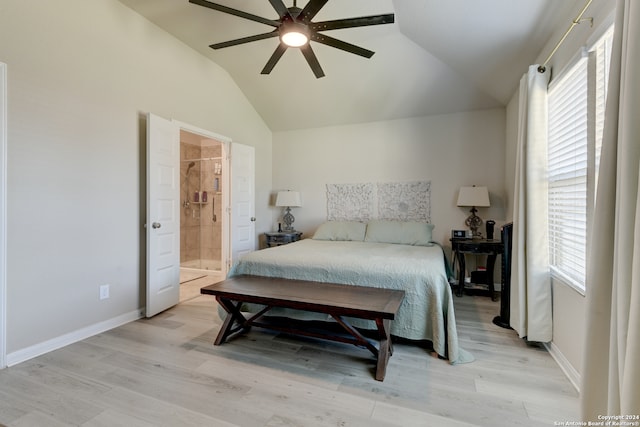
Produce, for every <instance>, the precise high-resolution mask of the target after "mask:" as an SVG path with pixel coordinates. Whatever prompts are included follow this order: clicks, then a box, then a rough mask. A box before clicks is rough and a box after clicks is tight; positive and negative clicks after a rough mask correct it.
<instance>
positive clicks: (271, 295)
mask: <svg viewBox="0 0 640 427" xmlns="http://www.w3.org/2000/svg"><path fill="white" fill-rule="evenodd" d="M200 292H201V293H202V294H206V295H215V297H216V300H217V301H218V303H220V305H221V306H222V307H223V308H224V310H225V311H226V312H227V313H228V315H227V317H226V318H225V320H224V322H223V324H222V327H221V328H220V332H219V333H218V336H217V337H216V340H215V342H214V344H215V345H220V344H222V343H223V342H225V340H227V338H229V337H230V336H231V335H236V334H241V333H246V332H248V331H249V329H250V328H251V326H257V327H261V328H268V329H275V330H280V331H283V332H287V333H292V334H298V335H304V336H311V337H316V338H322V339H328V340H332V341H338V342H344V343H349V344H353V345H356V346H362V347H366V348H367V349H369V350H370V351H371V353H373V355H374V356H375V357H376V360H377V365H376V373H375V378H376V380H378V381H383V380H384V376H385V373H386V369H387V363H388V362H389V357H390V356H391V354H392V352H393V346H392V344H391V333H390V327H391V321H392V320H393V319H394V318H395V315H396V313H397V312H398V309H399V308H400V304H401V303H402V299H403V298H404V291H401V290H391V289H379V288H372V287H364V286H350V285H341V284H337V283H322V282H311V281H306V280H292V279H282V278H274V277H261V276H249V275H241V276H236V277H233V278H230V279H227V280H224V281H222V282H218V283H215V284H213V285H209V286H205V287H203V288H202V289H201V290H200ZM243 303H257V304H263V305H265V308H264V309H262V310H261V311H260V312H259V313H257V314H255V315H253V316H251V317H250V318H246V317H245V316H244V314H243V313H242V312H241V310H240V309H241V306H242V304H243ZM273 307H284V308H293V309H298V310H306V311H312V312H317V313H325V314H328V315H330V316H331V317H332V318H333V319H335V321H336V322H337V323H338V324H339V325H340V326H342V328H343V329H344V330H346V331H347V332H348V333H349V336H345V335H344V334H343V335H336V334H330V333H328V331H327V333H324V332H318V331H312V330H310V329H305V328H293V327H291V326H290V325H284V326H282V325H273V324H269V323H264V322H261V321H259V320H260V318H261V317H262V316H264V315H265V314H266V313H268V312H269V310H271V309H272V308H273ZM345 317H353V318H360V319H370V320H373V321H375V323H376V326H377V340H378V342H379V344H378V347H377V348H376V347H375V346H374V344H372V343H371V342H370V341H369V340H368V339H367V338H365V337H364V336H363V335H362V334H361V333H360V332H359V331H358V330H357V329H355V328H354V327H353V326H351V325H350V324H349V323H348V322H347V320H346V319H345Z"/></svg>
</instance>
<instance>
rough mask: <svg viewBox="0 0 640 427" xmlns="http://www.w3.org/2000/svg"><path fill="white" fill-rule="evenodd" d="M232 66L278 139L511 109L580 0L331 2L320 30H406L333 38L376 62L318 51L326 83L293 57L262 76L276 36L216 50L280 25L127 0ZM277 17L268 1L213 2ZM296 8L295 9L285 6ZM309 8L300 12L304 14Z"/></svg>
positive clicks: (170, 2)
mask: <svg viewBox="0 0 640 427" xmlns="http://www.w3.org/2000/svg"><path fill="white" fill-rule="evenodd" d="M120 1H121V2H122V3H123V4H125V5H127V6H129V7H130V8H132V9H133V10H135V11H136V12H138V13H140V14H141V15H142V16H144V17H146V18H147V19H148V20H150V21H151V22H153V23H155V24H156V25H158V26H159V27H161V28H163V29H164V30H166V31H167V32H169V33H171V34H172V35H174V36H175V37H176V38H178V39H179V40H181V41H182V42H184V43H185V44H186V45H188V46H190V47H192V48H193V49H195V50H196V51H198V52H200V53H202V54H203V55H205V56H206V57H208V58H210V59H211V60H212V61H214V62H216V63H217V64H218V65H220V66H221V67H222V68H224V69H225V70H226V71H227V72H228V73H229V75H230V76H231V77H232V78H233V79H234V80H235V82H236V84H237V85H238V87H239V88H240V89H241V90H242V91H243V93H244V94H245V95H246V96H247V98H248V99H249V101H250V102H251V103H252V104H253V106H254V107H255V108H256V110H257V111H258V113H259V114H260V115H261V116H262V117H263V119H264V120H265V122H266V123H267V125H268V126H269V127H270V128H271V129H272V130H273V131H281V130H291V129H304V128H314V127H323V126H331V125H340V124H349V123H363V122H371V121H380V120H391V119H398V118H404V117H419V116H425V115H437V114H446V113H453V112H460V111H469V110H475V109H484V108H494V107H501V106H504V105H506V103H507V102H508V100H509V98H510V97H511V96H512V95H513V93H514V91H515V89H516V87H517V84H518V81H519V79H520V77H521V76H522V74H523V73H524V72H525V71H526V69H527V66H528V65H529V63H530V62H531V61H533V60H534V59H535V57H536V56H537V55H538V53H539V52H540V50H541V49H542V48H543V46H544V45H545V43H546V42H547V41H548V40H549V38H550V37H551V36H552V34H553V32H554V30H555V29H556V28H557V27H559V26H560V27H562V26H564V25H565V24H566V25H568V23H569V21H568V19H569V16H570V13H571V11H572V7H573V5H574V3H575V1H573V0H329V1H328V3H327V4H326V6H324V7H323V8H322V9H321V10H320V12H319V13H318V15H317V16H316V17H315V18H314V21H325V20H333V19H342V18H351V17H358V16H367V15H375V14H383V13H395V23H394V24H388V25H377V26H369V27H359V28H350V29H341V30H334V31H330V32H327V34H329V35H331V36H332V37H335V38H338V39H340V40H343V41H346V42H349V43H352V44H355V45H358V46H361V47H364V48H366V49H369V50H372V51H374V52H375V55H373V57H372V58H371V59H365V58H362V57H360V56H356V55H353V54H350V53H347V52H344V51H342V50H338V49H335V48H332V47H328V46H325V45H322V44H318V43H315V42H312V46H313V49H314V51H315V53H316V56H317V58H318V60H319V62H320V64H321V66H322V68H323V70H324V72H325V74H326V76H325V77H323V78H320V79H316V77H315V76H314V75H313V73H312V71H311V69H310V68H309V65H308V64H307V62H306V61H305V59H304V57H303V56H302V54H301V53H300V52H298V51H297V50H298V49H295V48H290V49H288V50H287V52H285V54H284V56H283V57H282V58H281V59H280V61H279V62H278V63H277V65H276V66H275V68H274V69H273V71H272V72H271V74H269V75H262V74H260V71H261V70H262V68H263V67H264V65H265V64H266V62H267V60H268V59H269V58H270V56H271V55H272V53H273V51H274V50H275V48H276V46H277V45H278V39H277V38H269V39H265V40H261V41H257V42H252V43H247V44H242V45H238V46H234V47H229V48H225V49H219V50H213V49H211V48H209V45H210V44H212V43H218V42H223V41H227V40H231V39H236V38H241V37H245V36H251V35H254V34H259V33H265V32H268V31H270V30H272V29H273V28H272V27H269V26H266V25H264V24H260V23H256V22H252V21H249V20H246V19H242V18H239V17H236V16H232V15H229V14H225V13H222V12H218V11H214V10H211V9H207V8H204V7H202V6H199V5H195V4H192V3H189V2H188V0H120ZM213 1H215V2H216V3H219V4H223V5H225V6H229V7H232V8H234V9H240V10H243V11H246V12H249V13H251V14H254V15H259V16H263V17H265V18H269V19H277V18H278V15H277V13H276V12H275V11H274V9H273V7H272V6H271V4H270V3H269V1H268V0H213ZM284 2H285V4H286V6H292V5H293V0H284ZM305 4H306V0H300V2H299V4H298V6H299V7H304V5H305Z"/></svg>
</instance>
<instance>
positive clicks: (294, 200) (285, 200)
mask: <svg viewBox="0 0 640 427" xmlns="http://www.w3.org/2000/svg"><path fill="white" fill-rule="evenodd" d="M276 206H278V207H284V208H285V214H284V216H283V217H282V221H284V228H283V229H282V231H285V232H290V231H295V230H294V229H293V225H292V224H293V222H294V221H295V218H294V217H293V215H292V214H291V208H298V207H300V206H302V203H301V201H300V193H299V192H297V191H289V190H287V191H278V195H277V196H276Z"/></svg>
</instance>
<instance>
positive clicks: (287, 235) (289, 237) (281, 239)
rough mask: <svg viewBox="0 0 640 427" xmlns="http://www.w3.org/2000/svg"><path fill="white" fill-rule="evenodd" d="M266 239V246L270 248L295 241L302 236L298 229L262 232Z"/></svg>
mask: <svg viewBox="0 0 640 427" xmlns="http://www.w3.org/2000/svg"><path fill="white" fill-rule="evenodd" d="M264 235H265V237H266V239H267V247H268V248H272V247H274V246H281V245H286V244H287V243H293V242H297V241H298V240H300V239H301V238H302V232H300V231H290V232H286V231H282V232H280V231H278V232H267V233H264Z"/></svg>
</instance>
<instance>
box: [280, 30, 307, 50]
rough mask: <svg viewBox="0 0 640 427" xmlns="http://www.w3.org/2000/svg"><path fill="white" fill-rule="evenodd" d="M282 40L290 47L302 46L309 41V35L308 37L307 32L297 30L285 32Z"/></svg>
mask: <svg viewBox="0 0 640 427" xmlns="http://www.w3.org/2000/svg"><path fill="white" fill-rule="evenodd" d="M280 40H282V43H284V44H286V45H287V46H289V47H300V46H304V45H305V44H307V43H308V42H309V37H307V35H306V34H303V33H299V32H297V31H290V32H288V33H284V34H283V35H282V36H281V37H280Z"/></svg>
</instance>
